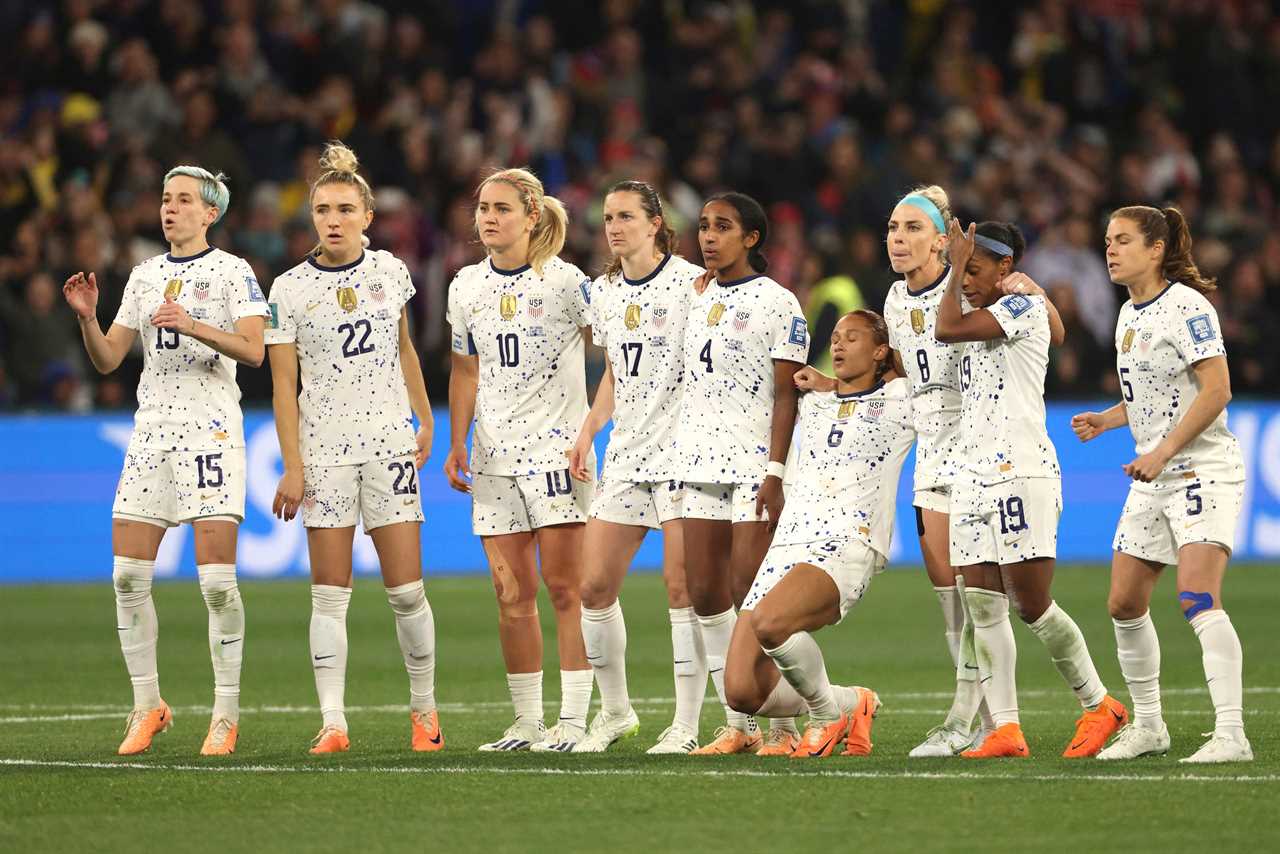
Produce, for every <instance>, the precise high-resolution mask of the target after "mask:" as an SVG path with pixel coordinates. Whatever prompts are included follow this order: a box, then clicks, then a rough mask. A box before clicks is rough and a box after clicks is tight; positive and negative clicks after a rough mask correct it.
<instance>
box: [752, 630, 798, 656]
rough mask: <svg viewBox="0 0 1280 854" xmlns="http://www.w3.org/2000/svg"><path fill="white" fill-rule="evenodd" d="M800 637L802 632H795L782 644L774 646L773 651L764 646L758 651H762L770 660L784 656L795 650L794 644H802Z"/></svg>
mask: <svg viewBox="0 0 1280 854" xmlns="http://www.w3.org/2000/svg"><path fill="white" fill-rule="evenodd" d="M802 635H803V633H802V632H796V633H795V634H794V635H792V636H791V637H789V638H787V639H786V640H784V641H783V642H782V643H780V644H778V645H777V646H775V647H774V648H773V649H769V648H768V647H766V646H761V647H760V649H762V650H764V654H765V655H767V656H769V657H770V658H777V657H778V656H780V655H786V654H787V653H788V652H790V651H791V650H793V649H795V646H796V644H798V643H802V640H801V638H802Z"/></svg>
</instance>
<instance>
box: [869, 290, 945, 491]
mask: <svg viewBox="0 0 1280 854" xmlns="http://www.w3.org/2000/svg"><path fill="white" fill-rule="evenodd" d="M951 269H952V268H950V267H948V268H946V269H945V270H943V271H942V275H941V276H939V277H938V279H937V281H935V282H934V283H933V284H931V285H929V286H928V287H927V288H924V289H923V290H919V291H911V290H910V289H909V288H908V287H907V283H906V281H905V280H899V281H897V282H894V283H893V287H892V288H891V289H890V290H889V295H888V296H887V297H886V298H885V301H884V322H885V325H886V326H887V327H888V328H889V346H890V347H892V348H893V349H894V350H897V351H898V353H899V355H901V357H902V367H903V368H905V369H906V372H907V380H908V382H909V383H910V384H911V396H912V411H913V412H914V413H915V428H916V437H917V438H916V470H915V488H916V489H936V488H938V487H940V486H949V485H950V484H951V482H952V481H953V480H954V479H955V476H956V472H957V469H958V467H959V460H958V458H957V457H958V453H959V450H960V376H959V372H958V371H959V367H960V355H961V351H962V350H963V349H964V347H963V345H960V344H943V343H942V342H941V341H939V340H938V339H937V338H935V337H934V335H933V329H934V326H935V325H936V324H937V321H938V304H939V303H940V302H942V297H943V294H944V293H946V290H947V287H946V283H947V276H948V275H949V274H950V272H951Z"/></svg>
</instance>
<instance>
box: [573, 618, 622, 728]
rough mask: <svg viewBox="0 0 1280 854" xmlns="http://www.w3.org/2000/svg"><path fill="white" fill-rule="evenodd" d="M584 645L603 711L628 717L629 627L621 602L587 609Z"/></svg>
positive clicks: (583, 620) (583, 619)
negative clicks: (593, 672)
mask: <svg viewBox="0 0 1280 854" xmlns="http://www.w3.org/2000/svg"><path fill="white" fill-rule="evenodd" d="M582 641H583V643H584V644H585V645H586V647H587V661H589V662H591V669H592V670H593V671H595V675H596V684H597V685H599V686H600V708H601V709H602V710H603V711H606V712H608V713H609V714H611V715H625V714H626V713H627V710H628V709H630V708H631V697H630V696H628V694H627V624H626V621H625V620H624V619H623V617H622V602H621V601H619V600H616V599H615V600H614V602H613V604H612V605H610V606H609V607H607V608H601V609H599V610H596V609H593V608H587V607H585V606H584V607H583V609H582Z"/></svg>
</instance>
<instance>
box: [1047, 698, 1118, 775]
mask: <svg viewBox="0 0 1280 854" xmlns="http://www.w3.org/2000/svg"><path fill="white" fill-rule="evenodd" d="M1128 722H1129V710H1128V709H1126V708H1125V707H1124V704H1123V703H1121V702H1120V701H1119V700H1117V699H1116V698H1114V697H1112V696H1111V695H1110V694H1108V695H1106V696H1105V697H1103V698H1102V702H1101V703H1099V704H1098V708H1096V709H1093V710H1091V711H1087V712H1085V713H1084V714H1082V715H1081V716H1080V717H1079V719H1078V720H1076V734H1075V736H1074V737H1073V738H1072V739H1071V743H1070V744H1068V745H1067V749H1066V750H1064V751H1062V755H1063V756H1065V757H1066V758H1068V759H1079V758H1080V757H1083V756H1096V755H1097V753H1098V751H1100V750H1102V748H1103V746H1104V745H1105V744H1106V743H1107V739H1109V738H1111V735H1112V733H1114V732H1115V731H1116V730H1118V729H1120V727H1122V726H1124V725H1125V724H1127V723H1128Z"/></svg>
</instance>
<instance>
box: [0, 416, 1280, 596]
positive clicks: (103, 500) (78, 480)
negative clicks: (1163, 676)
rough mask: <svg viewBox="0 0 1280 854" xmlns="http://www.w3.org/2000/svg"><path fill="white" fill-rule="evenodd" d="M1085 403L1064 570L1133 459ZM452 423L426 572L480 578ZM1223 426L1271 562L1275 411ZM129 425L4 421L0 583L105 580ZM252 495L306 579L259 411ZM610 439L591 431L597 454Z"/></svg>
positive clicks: (1058, 425) (183, 536) (1249, 545)
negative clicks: (455, 481)
mask: <svg viewBox="0 0 1280 854" xmlns="http://www.w3.org/2000/svg"><path fill="white" fill-rule="evenodd" d="M1086 408H1089V405H1088V404H1069V403H1056V404H1052V405H1050V406H1049V411H1048V421H1049V432H1050V435H1051V437H1052V438H1053V441H1054V443H1055V444H1056V445H1057V448H1058V456H1059V459H1060V460H1061V463H1062V471H1063V503H1064V505H1065V506H1064V510H1063V514H1062V522H1061V525H1060V526H1059V539H1058V556H1059V558H1060V559H1062V560H1076V561H1108V560H1109V559H1110V555H1111V539H1112V535H1113V533H1114V532H1115V524H1116V520H1117V519H1118V518H1119V516H1120V508H1121V506H1122V505H1123V504H1124V499H1125V495H1126V493H1127V490H1128V481H1127V478H1125V476H1124V473H1123V472H1122V471H1121V470H1120V466H1121V465H1123V464H1124V463H1126V462H1129V461H1130V460H1131V459H1132V458H1133V443H1132V441H1131V439H1130V437H1129V434H1128V431H1126V430H1120V431H1114V432H1112V433H1109V434H1106V435H1104V436H1102V437H1101V438H1099V439H1096V440H1094V441H1093V442H1090V443H1089V444H1087V445H1082V444H1080V443H1079V442H1078V441H1077V440H1076V439H1075V437H1074V436H1073V435H1072V433H1071V429H1070V426H1069V420H1070V417H1071V415H1072V414H1074V413H1076V412H1079V411H1081V410H1082V409H1086ZM448 423H449V420H448V413H446V412H444V411H443V410H442V411H439V412H437V414H436V424H437V425H438V428H439V429H438V430H437V433H436V440H435V447H434V449H433V451H432V457H431V459H430V460H429V461H428V462H427V465H426V467H425V468H424V469H423V474H422V476H421V478H420V482H421V490H422V503H423V510H424V512H425V513H426V517H427V522H426V524H425V525H423V527H422V541H423V562H424V564H425V569H426V572H427V573H428V575H430V574H433V573H435V574H444V573H467V572H485V571H486V569H485V560H484V552H483V550H482V549H481V547H480V542H479V540H478V539H477V538H476V537H475V536H473V535H472V534H471V517H470V497H469V496H466V495H463V494H461V493H457V492H454V491H453V490H451V489H449V487H448V485H447V483H446V482H445V478H444V474H443V472H442V471H441V468H440V467H441V465H442V464H443V462H444V458H445V453H446V451H447V449H448V426H447V425H448ZM1230 426H1231V429H1232V431H1233V432H1234V433H1235V434H1236V436H1237V437H1239V439H1240V445H1241V447H1242V449H1243V451H1244V458H1245V465H1246V468H1247V470H1248V472H1249V480H1248V483H1247V485H1246V489H1245V498H1244V512H1243V513H1242V514H1241V516H1240V523H1239V527H1238V529H1237V531H1236V559H1259V560H1264V559H1276V558H1280V404H1276V403H1232V405H1231V410H1230ZM132 429H133V419H132V417H131V416H130V415H127V414H122V415H114V416H109V415H93V416H61V415H31V416H10V417H3V418H0V583H19V582H22V583H30V582H41V581H89V580H107V579H110V577H111V502H112V498H113V496H114V493H115V487H116V480H117V478H118V477H119V474H120V465H121V462H122V461H123V458H124V450H125V447H126V446H127V445H128V442H129V435H130V433H131V432H132ZM245 435H246V437H247V465H248V496H247V501H246V510H245V512H246V518H245V522H244V525H243V526H242V527H241V531H240V549H239V561H238V566H239V570H240V573H241V575H242V577H246V578H271V577H277V576H288V575H305V574H306V573H307V546H306V537H305V535H304V532H303V529H302V526H301V524H300V523H299V522H298V521H297V520H295V521H293V522H291V523H287V524H286V523H283V522H280V521H279V520H277V519H274V518H273V517H272V516H271V500H272V498H273V496H274V495H275V489H276V483H277V480H278V479H279V476H280V470H281V469H280V449H279V445H278V444H277V442H276V435H275V429H274V426H273V425H272V422H271V417H270V414H269V413H264V412H250V413H248V414H246V416H245ZM605 438H606V436H605V435H604V434H602V435H601V437H600V441H599V447H598V451H602V450H603V446H604V441H605ZM913 465H914V459H913V458H908V460H907V463H906V468H905V469H904V475H903V477H902V480H901V482H900V483H899V488H898V496H899V502H898V518H897V523H896V527H895V534H894V538H893V548H892V554H891V556H890V557H891V561H892V562H895V563H903V564H914V563H918V562H919V560H920V551H919V546H918V543H917V541H916V536H915V517H914V514H913V512H912V510H911V506H910V505H911V476H910V473H911V470H912V466H913ZM661 557H662V542H661V536H660V535H659V534H657V533H653V534H650V536H649V537H648V538H647V539H646V541H645V544H644V546H643V547H642V549H641V551H640V554H639V556H638V557H637V560H636V566H637V567H639V568H647V569H654V568H657V567H659V566H660V565H661ZM355 569H356V572H357V573H361V574H371V573H376V572H377V570H378V567H377V555H376V554H375V553H374V550H373V544H372V541H371V540H370V539H369V538H368V537H367V536H365V535H364V534H360V535H358V536H357V538H356V547H355ZM156 574H157V575H158V576H160V577H174V576H182V577H194V576H195V561H194V554H193V545H192V537H191V529H190V527H189V526H182V527H179V528H174V529H172V530H170V531H169V532H168V533H167V534H166V535H165V538H164V543H163V545H162V546H161V551H160V556H159V559H158V560H157V566H156Z"/></svg>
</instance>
